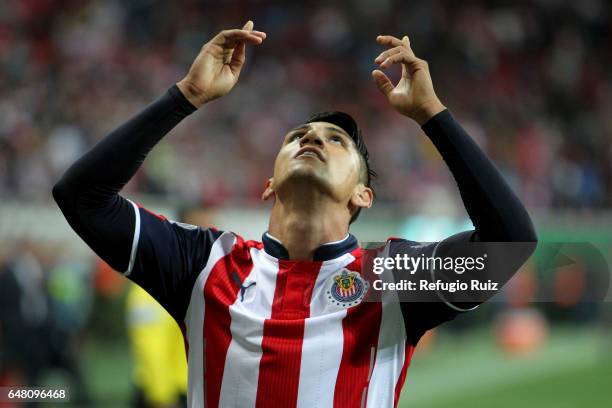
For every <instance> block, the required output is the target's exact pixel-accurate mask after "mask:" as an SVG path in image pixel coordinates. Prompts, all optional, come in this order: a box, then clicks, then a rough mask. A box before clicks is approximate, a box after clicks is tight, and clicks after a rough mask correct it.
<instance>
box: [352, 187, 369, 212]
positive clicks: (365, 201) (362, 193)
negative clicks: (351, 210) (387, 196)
mask: <svg viewBox="0 0 612 408" xmlns="http://www.w3.org/2000/svg"><path fill="white" fill-rule="evenodd" d="M373 202H374V192H372V189H371V188H370V187H366V186H364V185H363V184H361V183H360V184H357V186H355V191H353V195H352V197H351V201H350V205H351V207H355V208H370V207H371V206H372V203H373Z"/></svg>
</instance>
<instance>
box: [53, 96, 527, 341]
mask: <svg viewBox="0 0 612 408" xmlns="http://www.w3.org/2000/svg"><path fill="white" fill-rule="evenodd" d="M194 111H195V108H194V107H193V105H191V104H190V103H189V101H188V100H187V99H186V98H185V97H184V96H183V95H182V94H181V92H180V91H179V89H178V88H177V87H176V86H173V87H172V88H170V89H169V90H168V92H166V93H165V94H164V95H163V96H162V97H160V98H159V99H157V100H156V101H155V102H153V103H152V104H150V105H149V106H148V107H146V108H145V109H144V110H143V111H141V112H140V113H138V114H137V115H135V116H134V117H132V118H131V119H130V120H129V121H128V122H126V123H125V124H123V125H122V126H120V127H119V128H117V129H116V130H115V131H113V132H112V133H111V134H109V135H108V136H107V137H105V138H104V139H103V140H101V141H100V142H99V143H98V144H96V145H95V146H94V147H93V148H92V149H91V150H90V151H89V152H88V153H86V154H85V155H84V156H83V157H81V158H80V159H78V160H77V161H76V162H75V163H74V164H73V165H72V166H71V167H70V168H69V169H68V170H67V171H66V173H65V174H64V176H63V177H62V178H61V180H60V181H59V182H58V183H57V184H56V185H55V186H54V188H53V197H54V198H55V200H56V202H57V203H58V205H59V207H60V209H61V211H62V212H63V213H64V216H65V217H66V219H67V220H68V222H69V223H70V225H71V226H72V228H73V229H74V230H75V231H76V232H77V234H78V235H79V236H80V237H81V238H82V239H83V240H84V241H85V242H86V243H87V244H88V245H89V246H90V247H91V248H92V249H93V250H94V251H95V252H96V253H97V254H98V255H99V256H100V257H101V258H102V259H104V260H105V261H106V262H108V263H109V264H110V265H111V267H113V268H114V269H116V270H118V271H126V272H128V273H129V265H130V254H131V251H130V248H131V246H132V240H133V237H134V231H135V228H134V227H135V223H136V219H135V218H136V217H135V215H134V209H133V206H132V204H131V203H130V202H129V201H127V200H126V199H124V198H123V197H121V196H120V195H119V194H118V193H119V191H120V190H121V189H122V188H123V186H124V185H125V184H126V183H127V182H128V181H129V180H130V178H131V177H132V176H133V175H134V174H135V173H136V171H137V170H138V168H139V167H140V165H141V164H142V162H143V161H144V159H145V157H146V155H147V154H148V153H149V151H150V150H151V149H152V148H153V147H154V146H155V145H156V144H157V143H158V142H159V141H160V140H161V139H162V137H164V135H166V134H167V133H168V132H169V131H170V130H171V129H172V128H174V127H175V126H176V125H177V124H178V123H179V122H180V121H181V120H182V119H183V118H185V117H186V116H187V115H189V114H190V113H192V112H194ZM422 128H423V130H424V132H425V133H426V134H427V135H428V137H429V138H430V139H431V140H432V142H433V143H434V145H435V146H436V148H437V149H438V151H439V152H440V154H441V155H442V158H443V160H444V161H445V162H446V164H447V165H448V167H449V169H450V171H451V172H452V174H453V176H454V178H455V180H456V182H457V186H458V188H459V191H460V194H461V198H462V200H463V203H464V205H465V208H466V210H467V212H468V214H469V216H470V218H471V220H472V222H473V224H474V227H475V231H466V232H464V233H462V234H458V235H456V236H453V237H452V238H451V240H454V241H472V240H480V241H486V242H535V241H536V235H535V232H534V229H533V226H532V224H531V220H530V218H529V215H528V214H527V211H526V210H525V208H524V207H523V205H522V204H521V202H520V201H519V200H518V198H517V197H516V196H515V194H514V193H513V192H512V190H511V189H510V188H509V186H508V185H507V184H506V182H505V181H504V179H503V177H502V176H501V174H500V173H499V171H498V170H497V169H496V168H495V166H494V165H493V164H492V163H491V161H490V160H489V159H488V158H487V157H486V155H485V154H484V153H483V152H482V150H481V149H480V148H479V147H478V146H477V145H476V143H474V141H473V140H472V139H471V138H470V136H469V135H468V134H467V133H466V132H465V130H464V129H463V128H462V127H461V126H460V125H459V124H458V122H457V121H455V119H454V118H453V116H452V115H451V114H450V112H449V111H448V110H445V111H443V112H440V113H439V114H437V115H435V116H434V117H433V118H431V119H430V120H429V121H428V122H427V123H425V124H424V125H423V127H422ZM181 233H182V232H179V233H178V235H177V234H175V236H176V237H177V238H176V239H175V242H172V243H169V244H168V245H174V248H182V247H184V246H185V245H186V244H185V240H183V239H182V236H181ZM201 240H203V241H205V242H208V241H209V240H210V239H209V238H206V236H203V237H202V238H201ZM141 245H145V244H142V243H141ZM150 245H153V244H150ZM160 245H161V244H160ZM182 250H183V251H188V250H191V249H190V248H187V249H182ZM525 259H526V258H525ZM523 261H524V260H523ZM173 262H175V261H173ZM198 262H199V261H198ZM175 263H176V262H175ZM162 267H163V265H160V269H161V268H162ZM172 267H173V268H176V267H175V266H172ZM187 267H191V265H189V266H187V265H186V264H185V265H182V266H181V268H187ZM141 279H149V280H155V279H163V278H159V277H158V276H157V275H155V276H148V277H145V278H141ZM164 285H165V286H167V287H164V288H163V294H160V295H159V297H163V296H165V297H170V296H173V294H172V293H173V290H174V291H176V288H173V287H172V284H171V283H164ZM144 286H146V282H145V285H144ZM150 286H151V287H153V283H151V285H150ZM145 289H146V287H145ZM179 289H180V290H183V291H188V290H189V285H188V284H185V287H182V288H179ZM158 300H159V298H158ZM432 305H433V304H430V305H429V306H428V307H429V308H430V309H431V308H432V307H433V306H432ZM436 307H446V305H444V304H441V306H439V305H438V306H436ZM403 309H404V307H403ZM181 313H184V310H182V309H181V308H178V309H177V310H176V311H175V313H174V315H175V316H179V317H180V316H181ZM407 316H414V314H410V313H404V318H405V322H406V326H407V327H408V326H409V325H413V326H415V327H421V328H422V331H423V332H424V330H427V329H428V328H430V327H429V326H431V325H432V324H434V325H435V323H436V321H444V320H448V319H450V318H452V316H450V315H443V316H442V317H440V318H439V319H438V320H435V319H434V320H428V321H426V322H425V321H418V319H417V321H414V320H410V319H412V318H413V317H407ZM418 337H420V336H419V335H416V337H415V338H416V339H417V340H418ZM415 341H416V340H415Z"/></svg>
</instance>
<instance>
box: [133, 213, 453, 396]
mask: <svg viewBox="0 0 612 408" xmlns="http://www.w3.org/2000/svg"><path fill="white" fill-rule="evenodd" d="M134 208H135V212H136V231H135V234H134V243H133V245H132V254H131V255H132V256H131V260H130V268H129V269H128V271H127V272H126V275H128V276H129V277H130V279H132V280H134V281H135V282H137V283H139V284H141V286H143V287H144V288H145V289H147V290H148V291H149V292H150V293H151V294H152V295H153V296H154V297H156V298H157V299H158V300H159V301H160V303H161V304H162V305H164V306H165V307H166V308H167V309H168V310H169V311H170V313H171V314H172V315H173V316H174V317H175V319H177V321H179V323H180V324H181V327H182V329H183V333H184V336H185V345H186V350H187V355H188V366H189V368H188V369H189V391H188V405H189V406H190V407H239V408H247V407H271V406H274V407H305V408H313V407H342V408H346V407H356V408H357V407H376V408H379V407H393V406H396V405H397V402H398V398H399V394H400V390H401V388H402V386H403V384H404V380H405V377H406V370H407V368H408V365H409V363H410V359H411V356H412V353H413V351H414V348H415V346H416V342H417V341H418V338H419V337H420V336H421V335H422V334H423V332H424V331H425V330H427V329H429V328H430V327H433V326H435V325H437V324H439V323H440V322H442V321H444V320H449V319H451V318H452V317H454V314H453V313H454V312H453V311H452V310H451V309H450V308H446V309H444V313H442V314H440V313H438V314H437V316H434V314H429V316H428V317H427V319H424V318H423V317H422V313H421V312H419V311H418V310H415V311H414V313H415V314H420V316H421V317H420V318H415V319H410V318H407V316H406V314H407V313H408V314H410V313H411V312H410V311H408V312H407V311H406V310H405V309H404V310H402V307H401V306H400V303H398V302H389V303H381V302H365V301H362V299H363V292H364V288H363V287H359V285H364V284H366V285H367V283H366V282H365V280H362V279H360V278H359V273H360V271H361V260H362V255H363V253H364V250H362V249H361V248H360V247H359V246H358V244H357V240H356V238H355V237H354V236H352V235H350V234H349V235H348V236H347V237H346V238H345V239H343V240H341V241H338V242H332V243H329V244H325V245H322V246H321V247H319V248H318V249H317V250H316V251H315V254H314V258H313V261H293V260H289V259H288V256H287V255H288V254H287V251H286V249H285V248H284V247H283V246H282V244H281V243H280V242H279V241H277V240H276V239H274V238H273V237H271V236H270V235H269V234H267V233H266V234H264V235H263V237H262V242H256V241H246V240H244V239H242V238H241V237H240V236H239V235H236V234H234V233H231V232H221V231H217V230H214V229H202V228H199V227H194V226H190V225H186V224H181V223H176V222H172V221H168V220H166V219H165V218H163V217H161V216H157V215H155V214H152V213H150V212H148V211H147V210H145V209H143V208H138V207H137V206H134ZM342 279H346V280H345V281H344V282H345V283H347V284H346V285H343V284H342ZM365 289H367V288H365ZM425 320H427V322H425Z"/></svg>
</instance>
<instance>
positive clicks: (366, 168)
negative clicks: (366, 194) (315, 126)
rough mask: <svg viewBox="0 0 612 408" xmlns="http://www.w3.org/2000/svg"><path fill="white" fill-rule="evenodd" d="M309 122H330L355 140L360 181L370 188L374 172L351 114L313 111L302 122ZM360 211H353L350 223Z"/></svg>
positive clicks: (366, 149) (366, 148)
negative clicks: (358, 158)
mask: <svg viewBox="0 0 612 408" xmlns="http://www.w3.org/2000/svg"><path fill="white" fill-rule="evenodd" d="M311 122H329V123H332V124H334V125H336V126H338V127H339V128H341V129H342V130H344V131H345V132H346V133H348V135H349V136H350V137H351V139H353V141H354V142H355V146H356V147H357V151H358V152H359V155H360V156H361V162H362V163H361V164H362V166H361V171H360V172H359V176H360V179H361V181H362V182H363V184H364V185H365V186H366V187H369V188H371V189H372V192H374V189H373V188H372V180H373V179H374V178H376V172H375V171H374V170H372V169H371V168H370V161H369V159H370V156H369V154H368V147H367V146H366V144H365V140H364V139H363V134H362V133H361V129H359V126H358V125H357V122H356V121H355V119H353V117H352V116H351V115H349V114H348V113H344V112H339V111H326V112H319V113H315V114H314V115H312V116H311V117H309V118H308V119H307V120H306V122H304V123H311ZM360 212H361V208H358V209H357V211H355V214H353V215H352V216H351V220H350V222H349V223H350V224H352V223H353V222H354V221H355V220H356V219H357V218H358V217H359V213H360Z"/></svg>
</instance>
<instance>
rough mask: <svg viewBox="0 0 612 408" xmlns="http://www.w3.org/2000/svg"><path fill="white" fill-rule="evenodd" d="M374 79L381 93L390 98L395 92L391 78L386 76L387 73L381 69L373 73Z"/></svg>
mask: <svg viewBox="0 0 612 408" xmlns="http://www.w3.org/2000/svg"><path fill="white" fill-rule="evenodd" d="M372 77H373V78H374V82H376V86H377V87H378V89H379V90H380V92H382V93H383V94H385V96H388V95H389V93H390V92H391V91H392V90H393V84H392V83H391V80H390V79H389V77H387V75H385V73H384V72H382V71H381V70H379V69H375V70H374V71H372Z"/></svg>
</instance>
